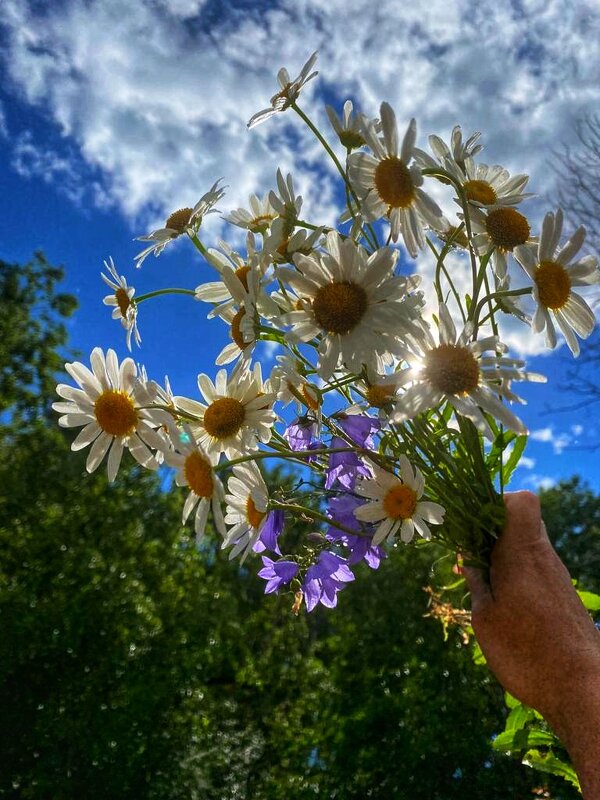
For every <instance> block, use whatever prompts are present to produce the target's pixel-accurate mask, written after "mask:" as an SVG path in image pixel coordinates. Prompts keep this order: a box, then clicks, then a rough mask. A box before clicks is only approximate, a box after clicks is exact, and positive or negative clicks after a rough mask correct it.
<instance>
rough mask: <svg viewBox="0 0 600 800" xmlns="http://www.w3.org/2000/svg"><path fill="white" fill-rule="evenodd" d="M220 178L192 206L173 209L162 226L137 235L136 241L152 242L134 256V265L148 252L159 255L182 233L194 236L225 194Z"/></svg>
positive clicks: (139, 262) (141, 260)
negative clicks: (143, 234)
mask: <svg viewBox="0 0 600 800" xmlns="http://www.w3.org/2000/svg"><path fill="white" fill-rule="evenodd" d="M221 180H222V178H219V180H218V181H216V183H214V184H213V185H212V187H211V188H210V189H209V190H208V192H206V194H204V195H202V197H201V198H200V200H198V202H197V203H196V205H195V206H194V207H193V208H180V209H178V210H177V211H174V212H173V213H172V214H171V215H170V217H169V218H168V219H167V221H166V223H165V227H164V228H158V229H157V230H155V231H151V233H147V234H146V235H145V236H138V237H137V239H136V241H138V242H152V244H151V245H149V246H148V247H146V248H145V249H144V250H142V251H141V252H140V253H138V254H137V256H136V257H135V265H136V267H141V266H142V264H143V262H144V260H145V259H146V257H147V256H149V255H150V253H154V255H155V256H159V255H160V254H161V253H162V251H163V250H164V249H165V247H166V246H167V245H168V244H169V242H172V241H173V240H174V239H178V238H179V237H180V236H183V234H184V233H187V235H188V236H194V235H195V234H196V233H197V232H198V229H199V228H200V225H201V224H202V220H203V218H204V217H205V216H206V215H207V214H215V213H217V209H216V208H213V206H214V205H216V204H217V203H218V202H219V200H221V198H222V197H223V195H224V194H225V190H224V189H223V188H222V187H220V186H219V183H220V182H221Z"/></svg>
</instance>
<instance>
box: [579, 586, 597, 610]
mask: <svg viewBox="0 0 600 800" xmlns="http://www.w3.org/2000/svg"><path fill="white" fill-rule="evenodd" d="M577 594H578V595H579V599H580V600H581V602H582V603H583V605H584V606H585V607H586V608H587V610H588V611H600V595H599V594H594V593H593V592H579V591H578V592H577Z"/></svg>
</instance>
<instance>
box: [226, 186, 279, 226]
mask: <svg viewBox="0 0 600 800" xmlns="http://www.w3.org/2000/svg"><path fill="white" fill-rule="evenodd" d="M248 202H249V203H250V210H249V211H248V210H247V209H245V208H236V209H235V210H234V211H231V212H230V213H229V214H226V215H225V219H226V220H227V222H230V223H231V224H232V225H237V226H238V228H247V229H248V230H249V231H250V232H251V233H255V234H259V233H260V234H263V235H264V234H265V233H266V232H267V231H268V230H269V228H270V227H271V223H272V222H273V220H274V219H275V218H276V217H277V216H278V215H277V211H275V209H274V208H273V206H272V205H271V201H270V199H269V195H268V194H267V195H265V197H264V198H263V199H262V200H261V199H260V198H259V197H257V195H255V194H252V195H250V199H249V201H248Z"/></svg>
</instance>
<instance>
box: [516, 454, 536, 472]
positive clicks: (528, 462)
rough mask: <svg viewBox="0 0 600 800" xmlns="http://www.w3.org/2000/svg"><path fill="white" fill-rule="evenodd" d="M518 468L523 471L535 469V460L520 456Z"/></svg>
mask: <svg viewBox="0 0 600 800" xmlns="http://www.w3.org/2000/svg"><path fill="white" fill-rule="evenodd" d="M519 467H523V468H524V469H533V468H534V467H535V458H529V456H521V458H520V459H519Z"/></svg>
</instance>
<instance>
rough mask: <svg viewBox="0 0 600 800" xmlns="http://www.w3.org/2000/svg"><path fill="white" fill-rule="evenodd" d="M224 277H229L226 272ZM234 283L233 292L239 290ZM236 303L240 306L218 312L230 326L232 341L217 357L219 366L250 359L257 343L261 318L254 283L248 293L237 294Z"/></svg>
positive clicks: (230, 305)
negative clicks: (237, 360) (236, 360)
mask: <svg viewBox="0 0 600 800" xmlns="http://www.w3.org/2000/svg"><path fill="white" fill-rule="evenodd" d="M223 277H224V278H226V277H227V273H226V272H224V273H223ZM234 281H235V278H234V279H233V280H232V290H233V291H235V290H236V288H237V287H236V284H235V282H234ZM234 301H235V302H237V303H238V304H239V305H232V304H226V305H224V307H221V308H220V309H219V311H218V312H217V316H219V317H220V318H221V319H222V320H224V321H225V322H227V323H228V324H229V335H230V336H231V339H232V341H231V342H230V343H229V344H226V345H225V347H224V348H223V349H222V350H221V352H220V353H219V355H218V356H217V358H216V361H215V363H216V364H217V366H222V365H223V364H230V363H231V362H232V361H234V360H235V359H236V358H239V357H241V358H242V359H243V360H248V359H250V356H251V355H252V351H253V350H254V346H255V345H256V342H257V338H258V330H257V328H258V323H259V317H258V313H257V311H256V290H255V288H254V286H253V282H252V281H249V290H248V291H246V290H244V289H241V290H240V291H239V292H238V293H236V295H235V296H234ZM214 311H215V310H214ZM209 316H214V313H213V312H211V314H209Z"/></svg>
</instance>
